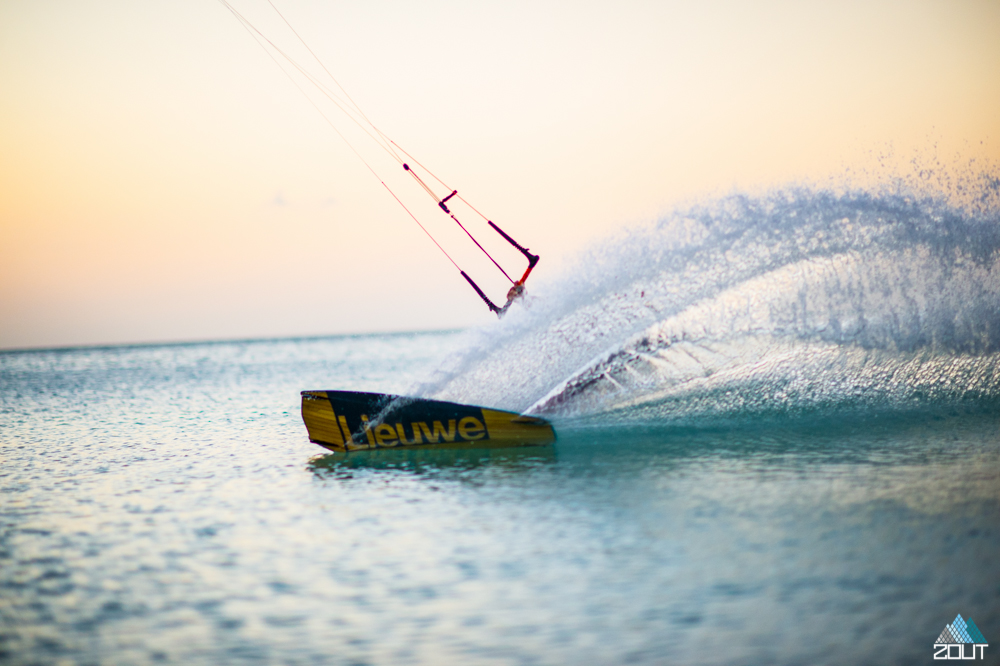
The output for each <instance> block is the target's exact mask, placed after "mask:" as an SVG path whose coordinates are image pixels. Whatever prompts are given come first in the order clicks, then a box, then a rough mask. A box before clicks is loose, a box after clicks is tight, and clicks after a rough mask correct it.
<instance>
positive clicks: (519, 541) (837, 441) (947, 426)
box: [0, 180, 1000, 664]
mask: <svg viewBox="0 0 1000 666" xmlns="http://www.w3.org/2000/svg"><path fill="white" fill-rule="evenodd" d="M997 188H998V185H997V184H995V183H993V181H989V180H986V181H984V182H983V183H981V188H980V190H977V192H979V195H978V196H979V198H976V197H972V198H971V199H970V201H971V203H969V202H966V203H965V204H962V205H959V204H955V203H944V202H943V201H941V200H939V199H933V198H920V197H914V196H911V195H907V194H905V193H901V192H895V193H884V192H880V193H875V192H846V193H845V192H841V193H837V194H835V193H831V192H826V191H820V190H784V191H778V192H774V193H771V194H769V195H766V196H761V197H757V198H751V197H739V196H736V197H729V198H724V199H721V200H718V201H716V202H714V203H712V204H710V205H705V206H700V207H693V208H690V209H685V210H682V211H679V212H677V213H675V214H673V215H671V216H668V217H667V218H665V219H664V220H663V221H662V222H661V223H659V224H658V225H656V226H654V227H650V228H649V229H646V230H644V231H641V232H634V233H631V234H630V235H628V236H625V237H623V238H621V239H618V240H616V241H614V242H611V243H609V244H608V245H606V246H605V247H604V248H600V249H595V250H594V251H593V252H592V253H591V254H590V255H588V256H586V257H583V258H581V265H585V266H589V267H591V268H592V269H593V270H586V271H579V270H577V271H569V272H568V273H566V274H565V275H564V276H563V277H560V278H553V279H550V280H549V281H548V282H545V281H544V279H540V280H539V282H538V284H537V285H536V286H535V287H534V288H533V291H532V296H531V299H530V300H529V302H528V303H527V304H526V307H523V308H518V309H517V310H515V311H512V312H511V314H510V315H509V316H508V317H507V318H506V319H504V320H503V321H502V322H499V323H496V324H492V325H489V326H485V327H482V328H479V329H474V330H470V331H458V332H431V333H412V334H394V335H372V336H348V337H328V338H311V339H284V340H260V341H230V342H213V343H201V344H184V345H161V346H154V345H150V346H128V347H108V348H85V349H66V350H40V351H17V352H6V353H2V354H0V438H2V439H0V442H2V449H0V457H2V468H0V663H10V664H61V663H66V664H147V663H149V664H156V663H176V664H242V663H261V664H271V663H274V664H666V663H677V664H918V663H931V662H932V661H933V659H932V644H933V643H934V640H935V639H936V638H937V637H938V636H939V634H941V632H942V629H943V628H944V625H945V624H947V623H950V622H951V621H952V620H953V619H954V618H955V616H956V614H958V613H961V614H962V616H963V617H965V618H969V617H971V618H972V619H973V620H974V621H975V623H976V625H977V626H978V627H979V629H980V630H981V631H982V633H983V634H984V636H985V637H986V639H987V640H988V641H995V642H996V643H995V646H994V645H991V646H990V647H989V648H987V650H986V656H987V659H986V663H1000V660H998V658H997V655H998V654H1000V563H998V562H1000V427H998V424H1000V361H998V358H1000V356H998V355H1000V216H998V215H997V210H998V208H997V206H996V204H995V193H996V189H997ZM991 192H992V193H993V194H992V195H991V194H990V193H991ZM990 196H994V198H993V199H991V198H989V197H990ZM598 269H599V270H598ZM304 389H355V390H366V391H383V392H396V393H409V394H416V395H423V396H426V397H436V398H442V399H448V400H456V401H461V402H469V403H474V404H481V405H486V406H493V407H500V408H507V409H515V410H519V411H526V412H528V413H533V414H539V415H544V416H547V417H548V418H550V419H552V420H553V422H554V423H555V424H556V429H557V432H558V435H559V438H558V441H557V442H556V444H555V445H553V446H548V447H531V448H521V449H497V450H488V451H483V450H467V451H455V450H450V451H433V450H428V449H422V450H421V449H408V450H402V449H389V450H381V451H372V452H356V453H351V454H331V453H329V452H326V451H325V450H324V449H322V448H320V447H318V446H316V445H314V444H311V443H309V442H308V440H307V438H306V435H305V429H304V427H303V425H302V423H301V418H300V415H299V391H301V390H304ZM977 663H978V662H977Z"/></svg>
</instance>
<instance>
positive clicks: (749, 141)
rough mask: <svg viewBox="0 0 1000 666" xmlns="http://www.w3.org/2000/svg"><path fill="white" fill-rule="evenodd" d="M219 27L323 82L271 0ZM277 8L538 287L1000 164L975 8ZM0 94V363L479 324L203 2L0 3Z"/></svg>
mask: <svg viewBox="0 0 1000 666" xmlns="http://www.w3.org/2000/svg"><path fill="white" fill-rule="evenodd" d="M230 2H231V3H232V5H233V6H234V7H235V8H237V9H238V10H239V11H241V12H244V13H245V14H246V16H247V17H248V18H250V20H251V21H252V22H253V23H254V24H255V25H256V26H257V27H258V28H260V29H261V31H262V32H264V33H265V34H267V35H268V36H269V37H271V38H272V39H273V40H274V41H275V42H276V43H278V44H279V45H280V46H282V48H287V49H289V50H290V51H293V52H294V53H295V54H297V59H298V60H299V62H300V63H301V64H303V65H306V66H309V67H310V68H312V69H314V70H318V69H319V68H318V65H316V64H315V61H311V60H310V56H309V55H308V52H305V51H303V50H302V48H301V46H300V45H298V44H296V42H295V37H294V35H292V34H291V33H290V32H289V31H288V30H287V28H286V27H285V26H284V24H283V23H282V22H281V19H280V18H279V17H278V16H277V15H276V14H275V13H274V11H273V10H272V9H271V7H270V6H269V5H268V3H267V0H230ZM274 2H275V6H277V7H278V9H280V10H281V11H282V12H283V13H284V15H285V17H286V18H287V19H288V20H289V21H290V22H291V23H292V25H293V26H295V28H296V29H297V30H298V31H299V33H300V34H301V35H302V37H303V38H304V39H305V40H306V42H307V43H308V44H309V45H310V46H311V47H312V48H313V50H314V51H315V52H316V54H317V55H318V56H319V57H320V58H321V60H322V61H323V62H324V64H325V65H326V66H327V67H328V68H329V70H330V71H331V72H332V73H333V74H334V75H335V76H336V77H337V79H338V80H339V82H340V83H341V84H343V86H344V87H345V88H346V89H347V91H348V92H349V93H350V94H351V96H352V97H353V98H354V99H355V100H356V101H357V102H358V103H359V104H360V105H361V106H362V107H363V109H364V110H365V112H366V113H367V114H368V116H369V117H370V118H371V119H372V121H373V122H374V123H375V124H376V125H378V127H379V128H380V129H382V130H383V131H385V132H386V133H387V134H388V135H389V136H391V137H392V138H393V139H395V140H396V141H397V142H398V143H399V144H401V145H402V146H403V147H404V148H405V149H406V150H408V151H409V152H410V153H412V154H413V155H414V156H416V158H417V159H419V160H420V162H422V163H423V164H425V165H427V166H428V167H430V168H432V169H433V170H434V172H435V173H436V174H437V175H439V176H441V177H442V178H443V179H444V180H446V181H447V182H448V184H449V185H451V186H453V187H455V188H457V189H458V190H459V192H460V193H461V194H462V195H463V196H464V197H465V198H466V199H468V200H469V201H470V202H471V203H473V204H474V205H475V206H476V207H477V208H478V209H479V210H481V211H483V212H484V213H486V214H487V215H489V216H490V217H491V219H493V220H494V221H496V222H497V223H498V224H499V225H500V226H501V227H504V228H505V229H506V230H507V231H508V232H510V234H511V235H512V236H514V237H515V238H516V239H518V240H519V241H521V242H522V243H523V244H525V245H527V246H529V247H530V248H531V249H532V250H534V251H537V252H539V253H540V254H541V256H542V262H541V263H540V264H539V267H538V269H537V271H536V276H534V277H533V278H532V280H533V281H534V280H537V281H538V284H539V285H540V288H544V284H545V282H546V280H551V279H552V278H553V276H556V275H558V274H559V272H560V271H562V270H565V269H566V267H567V266H568V265H570V264H571V262H572V259H573V257H574V256H575V255H576V254H577V253H578V252H579V251H580V250H581V249H582V248H584V247H586V246H588V245H590V244H592V243H594V242H596V241H598V240H599V239H601V238H602V237H606V236H608V235H611V234H614V233H619V232H621V231H622V230H624V229H627V228H629V227H631V226H636V225H641V224H645V223H648V222H650V221H652V220H655V219H656V218H657V217H658V216H659V215H661V214H663V213H664V212H666V211H668V210H669V209H670V208H671V207H672V206H673V205H676V204H678V203H679V202H686V201H692V200H697V199H699V198H703V197H708V196H713V195H717V194H724V193H727V192H730V191H732V190H733V189H749V190H752V191H759V190H760V189H762V188H766V187H769V186H774V185H781V184H785V183H789V182H795V181H807V180H812V181H823V180H824V179H827V178H829V177H837V175H838V174H842V173H843V172H844V171H845V170H846V169H848V168H852V167H859V166H868V165H870V163H871V162H872V156H873V155H874V154H877V153H884V152H886V151H890V152H891V153H892V154H893V155H894V156H895V159H897V160H900V161H904V162H905V160H907V159H909V158H910V157H911V156H913V155H918V154H919V155H924V156H925V157H926V155H927V154H928V153H932V152H934V151H936V152H937V153H938V154H940V155H941V156H942V157H943V158H948V159H950V158H951V157H952V156H954V155H956V154H961V155H963V156H966V157H968V158H972V157H980V156H982V157H986V158H989V159H992V160H1000V2H996V1H995V0H989V1H971V0H938V1H934V2H922V1H919V0H906V1H900V2H870V1H865V2H852V1H845V0H837V1H830V2H802V1H794V2H746V1H734V2H711V1H708V2H684V3H681V2H666V1H663V0H657V1H651V2H639V1H630V0H616V1H614V2H612V1H611V0H607V1H604V0H601V1H594V2H587V1H585V0H577V1H574V2H569V1H554V0H531V1H527V0H504V1H503V2H468V1H464V2H460V1H458V0H431V1H429V2H404V1H402V0H391V1H385V0H365V1H364V2H360V1H355V2H336V1H322V2H321V1H319V0H315V1H307V0H274ZM0 90H2V93H0V348H5V349H9V348H22V347H44V346H61V345H78V344H112V343H125V342H154V341H173V340H202V339H214V338H233V337H238V338H250V337H265V336H285V335H318V334H328V333H352V332H368V331H393V330H414V329H432V328H449V327H460V326H469V325H476V324H485V323H488V322H489V321H490V320H491V318H492V315H491V314H490V313H489V311H488V310H486V308H485V307H484V306H483V304H482V303H481V302H480V301H479V300H478V298H477V297H476V296H475V294H474V293H473V292H472V291H471V290H470V289H469V287H468V285H467V284H465V282H464V281H463V280H462V279H461V277H460V276H459V275H458V273H457V272H456V271H455V269H454V267H453V266H452V265H451V263H449V262H448V260H447V259H446V258H444V257H443V256H442V255H441V253H440V252H439V251H438V250H437V249H436V248H435V247H434V246H433V244H431V242H430V241H429V240H427V238H426V237H425V236H424V235H423V233H422V232H421V231H420V229H419V228H418V227H417V226H416V225H415V224H414V223H413V221H412V220H411V219H410V218H409V217H408V216H407V215H406V213H405V211H403V209H402V208H400V207H399V205H398V204H397V203H396V202H395V201H394V200H393V199H392V198H391V197H390V196H389V195H388V194H387V193H386V191H385V190H384V189H383V188H382V185H380V183H379V181H378V180H377V179H376V178H374V177H373V176H372V174H371V172H369V170H368V169H367V168H366V167H365V165H364V164H363V163H362V162H361V161H359V160H358V158H357V157H356V156H355V155H354V153H353V152H351V149H350V148H348V147H347V146H346V145H345V144H344V142H343V141H342V140H341V138H340V137H339V136H338V135H337V134H336V132H334V130H333V129H331V127H330V125H329V124H328V123H327V121H326V120H325V119H324V117H323V116H322V115H320V113H318V112H317V110H316V109H315V108H314V107H313V106H312V105H311V104H310V103H309V101H308V100H307V99H306V98H305V97H303V95H302V93H301V92H300V91H299V90H298V89H297V88H296V87H295V85H294V84H293V82H292V81H291V80H289V78H288V77H287V76H286V75H285V74H284V73H283V71H282V70H281V69H279V67H278V66H277V65H276V64H275V63H274V62H273V61H272V60H271V59H270V57H269V56H268V55H267V53H266V52H265V51H264V50H263V49H262V48H261V47H260V46H259V45H258V44H257V43H256V42H255V41H254V39H252V38H251V36H250V35H249V34H248V32H247V31H246V30H245V29H244V28H243V27H242V26H241V25H240V23H239V22H238V21H237V20H236V19H235V18H234V16H233V15H232V14H231V13H230V12H229V11H228V10H227V9H226V8H225V7H224V6H223V5H222V4H220V2H218V1H217V0H171V1H170V2H136V1H135V0H3V2H0ZM306 90H307V92H311V91H310V90H309V89H306ZM329 117H330V119H331V120H332V121H333V123H334V125H336V126H337V128H338V129H339V130H341V131H343V132H345V134H347V135H348V138H350V139H351V140H352V144H353V145H355V147H356V148H357V149H358V150H359V152H361V153H362V154H363V156H364V157H365V158H366V159H367V160H369V162H370V163H371V164H372V166H373V167H374V168H375V169H376V171H377V172H378V173H379V175H380V176H381V177H383V178H385V179H386V183H387V184H388V185H389V186H390V187H392V188H393V190H394V191H396V193H397V194H398V195H399V196H400V197H401V198H402V199H403V200H404V201H405V202H406V203H407V205H408V206H411V207H412V208H413V210H414V212H415V213H416V214H417V215H418V217H419V218H420V219H421V221H426V224H427V225H428V228H430V229H431V230H432V231H433V232H434V233H435V234H436V235H439V236H440V240H441V241H442V244H444V245H445V246H446V247H447V249H448V250H449V252H451V253H452V254H453V256H455V258H456V259H457V260H458V261H459V263H460V264H461V265H463V267H468V270H469V271H470V273H472V274H473V275H474V276H476V277H477V278H480V279H481V283H482V284H483V286H484V287H486V288H487V289H488V290H489V291H490V293H491V294H493V295H494V297H495V298H496V299H501V300H502V296H503V293H504V291H505V287H504V284H503V282H501V281H500V280H498V279H497V278H496V276H495V275H494V273H495V270H493V271H491V269H490V266H489V264H488V263H485V262H484V261H483V260H482V259H481V258H480V257H478V256H476V255H475V254H474V253H472V252H471V251H470V249H474V248H470V247H469V243H468V242H467V241H465V240H463V238H462V237H461V236H460V235H458V234H459V233H460V232H456V231H455V230H454V229H453V228H452V227H451V226H447V225H446V223H447V224H448V225H450V224H452V223H451V222H450V221H449V220H448V219H447V218H445V217H444V216H443V215H441V213H440V211H438V210H437V208H436V206H435V205H434V202H433V201H431V200H430V199H429V198H428V197H426V195H425V194H424V193H423V192H422V191H421V190H419V189H418V188H417V187H416V186H415V184H414V183H413V182H412V181H411V180H409V179H408V177H407V175H406V174H405V173H404V172H403V171H402V170H401V169H400V168H399V167H398V165H396V164H395V163H394V162H391V161H389V160H387V159H386V158H385V154H384V153H383V152H382V151H380V149H378V148H377V147H375V146H374V144H372V143H371V142H368V141H367V140H365V139H364V137H361V136H356V134H357V133H356V131H355V128H353V126H352V125H351V123H350V122H349V121H346V120H345V119H343V117H342V116H338V115H335V114H333V113H330V115H329ZM352 132H354V134H352ZM459 212H461V211H459ZM467 219H468V222H469V223H470V226H471V227H473V228H475V229H476V230H477V231H480V230H482V229H483V226H482V222H481V220H479V219H478V218H476V217H474V216H471V215H470V216H468V218H467ZM463 221H464V220H463ZM482 235H483V236H487V235H488V231H483V232H482ZM490 242H491V243H492V242H493V241H492V239H490ZM490 247H496V248H499V252H500V254H501V255H502V256H501V257H498V258H501V260H502V261H505V262H507V263H508V264H509V265H510V266H512V268H511V272H512V273H513V272H517V273H520V271H521V270H523V260H522V259H521V258H520V256H519V255H517V254H516V253H513V252H511V251H509V250H508V249H507V248H504V247H502V246H501V245H491V246H490ZM530 284H531V283H529V286H530Z"/></svg>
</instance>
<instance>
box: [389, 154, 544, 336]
mask: <svg viewBox="0 0 1000 666" xmlns="http://www.w3.org/2000/svg"><path fill="white" fill-rule="evenodd" d="M407 154H408V153H407ZM403 169H404V170H405V171H408V172H409V173H410V175H411V176H413V177H414V178H415V179H416V181H417V182H418V183H419V184H420V186H421V187H422V188H424V190H425V191H426V192H427V194H429V195H431V197H432V198H433V199H434V200H435V201H437V205H438V207H439V208H441V210H443V211H444V212H445V215H448V216H449V217H451V219H452V220H454V221H455V224H457V225H458V226H459V227H460V228H461V229H462V231H464V232H465V233H466V235H468V237H469V238H470V239H472V242H473V243H475V244H476V247H478V248H479V249H480V250H482V251H483V254H485V255H486V256H487V257H489V259H490V261H492V262H493V265H494V266H496V267H497V268H498V269H499V270H500V272H501V273H503V275H504V277H505V278H507V279H508V280H510V281H511V283H512V284H513V286H512V287H511V288H510V291H508V292H507V303H506V304H504V306H503V307H502V308H501V307H497V304H496V303H494V302H493V301H491V300H490V297H489V296H487V295H486V293H485V292H484V291H483V290H482V289H480V288H479V285H478V284H476V283H475V281H474V280H473V279H472V278H471V277H469V274H468V273H466V272H465V271H463V270H462V269H461V268H459V269H458V271H459V273H461V274H462V277H464V278H465V280H466V282H468V283H469V284H470V285H472V288H473V289H475V290H476V293H477V294H479V298H481V299H483V302H484V303H486V305H487V306H488V307H489V308H490V310H491V311H492V312H495V313H496V314H497V316H498V317H502V316H504V314H505V313H506V312H507V308H509V307H510V304H511V303H513V302H514V301H515V300H517V299H518V298H520V297H521V296H522V295H523V294H524V282H525V281H526V280H527V279H528V276H529V275H531V270H532V269H533V268H534V267H535V264H537V263H538V259H539V257H538V255H537V254H531V252H530V251H529V250H528V248H526V247H524V246H523V245H521V244H520V243H518V242H517V241H516V240H514V239H513V238H511V237H510V236H508V235H507V232H506V231H504V230H503V229H501V228H500V227H498V226H497V225H495V224H494V223H493V222H492V221H491V220H489V219H487V218H486V216H485V215H483V214H482V213H479V211H477V210H476V209H475V208H472V206H469V207H470V208H472V210H474V211H476V213H479V215H480V216H481V217H482V218H483V219H484V220H486V222H487V224H489V225H490V226H491V227H493V230H494V231H496V232H497V233H498V234H500V235H501V236H503V239H504V240H505V241H507V242H508V243H510V244H511V245H513V246H514V247H516V248H517V250H518V251H519V252H520V253H521V254H523V255H524V256H525V258H526V259H527V260H528V268H527V269H526V270H525V271H524V275H522V276H521V279H520V280H518V281H517V282H514V278H512V277H511V276H509V275H507V271H505V270H504V269H503V266H501V265H500V264H498V263H497V260H496V259H494V258H493V257H492V256H491V255H490V253H489V252H487V251H486V248H485V247H483V246H482V245H480V244H479V241H477V240H476V237H475V236H473V235H472V233H471V232H470V231H469V230H468V229H466V228H465V225H464V224H462V223H461V221H459V219H458V218H457V217H455V214H454V213H452V212H451V210H450V209H449V208H448V201H449V200H450V199H451V198H452V197H455V196H458V190H452V191H451V194H449V195H448V196H446V197H444V198H443V199H438V198H437V195H435V194H434V190H432V189H431V188H430V187H429V186H428V185H427V183H425V182H424V181H423V179H422V178H421V177H420V176H418V175H417V174H416V173H414V171H413V169H412V168H411V167H410V165H409V164H407V163H405V162H404V163H403ZM428 173H429V172H428ZM431 175H433V174H431ZM438 182H440V179H438ZM383 184H384V183H383ZM443 184H444V183H442V185H443ZM458 198H459V200H460V201H462V202H464V203H466V204H468V202H467V201H465V199H462V197H458ZM418 224H419V222H418ZM422 226H423V225H421V227H422ZM424 231H426V229H425V230H424ZM432 239H433V237H432ZM434 242H435V243H437V241H434ZM438 247H441V246H440V245H438ZM442 252H444V248H442ZM445 254H446V255H447V254H448V253H447V252H445ZM448 258H449V259H451V257H450V256H449V257H448ZM452 263H453V264H454V263H455V260H454V259H452ZM455 267H456V268H458V264H455Z"/></svg>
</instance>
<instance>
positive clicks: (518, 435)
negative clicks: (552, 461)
mask: <svg viewBox="0 0 1000 666" xmlns="http://www.w3.org/2000/svg"><path fill="white" fill-rule="evenodd" d="M302 420H303V421H304V422H305V425H306V430H307V431H308V432H309V440H310V441H312V442H315V443H316V444H319V445H320V446H324V447H326V448H328V449H331V450H333V451H356V450H362V449H379V448H392V447H397V446H434V447H438V448H454V447H475V448H481V447H499V446H532V445H541V444H551V443H552V442H554V441H555V439H556V433H555V430H553V428H552V424H550V423H549V422H548V421H546V420H545V419H541V418H537V417H534V416H524V415H522V414H518V413H517V412H507V411H503V410H499V409H489V408H487V407H476V406H473V405H463V404H460V403H457V402H444V401H441V400H427V399H425V398H414V397H407V396H400V395H390V394H386V393H362V392H359V391H302Z"/></svg>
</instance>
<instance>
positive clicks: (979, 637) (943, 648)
mask: <svg viewBox="0 0 1000 666" xmlns="http://www.w3.org/2000/svg"><path fill="white" fill-rule="evenodd" d="M988 646H989V643H987V642H986V638H984V637H983V632H981V631H979V627H977V626H976V623H975V622H973V621H972V618H971V617H970V618H969V619H968V620H963V619H962V616H961V615H956V616H955V621H954V622H952V623H951V624H946V625H944V631H942V632H941V635H940V636H938V638H937V640H936V641H934V658H935V659H977V658H978V659H985V658H986V657H985V652H986V648H987V647H988ZM970 648H971V654H967V653H968V652H969V650H970ZM977 651H978V653H979V656H978V657H977V656H976V653H977Z"/></svg>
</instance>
